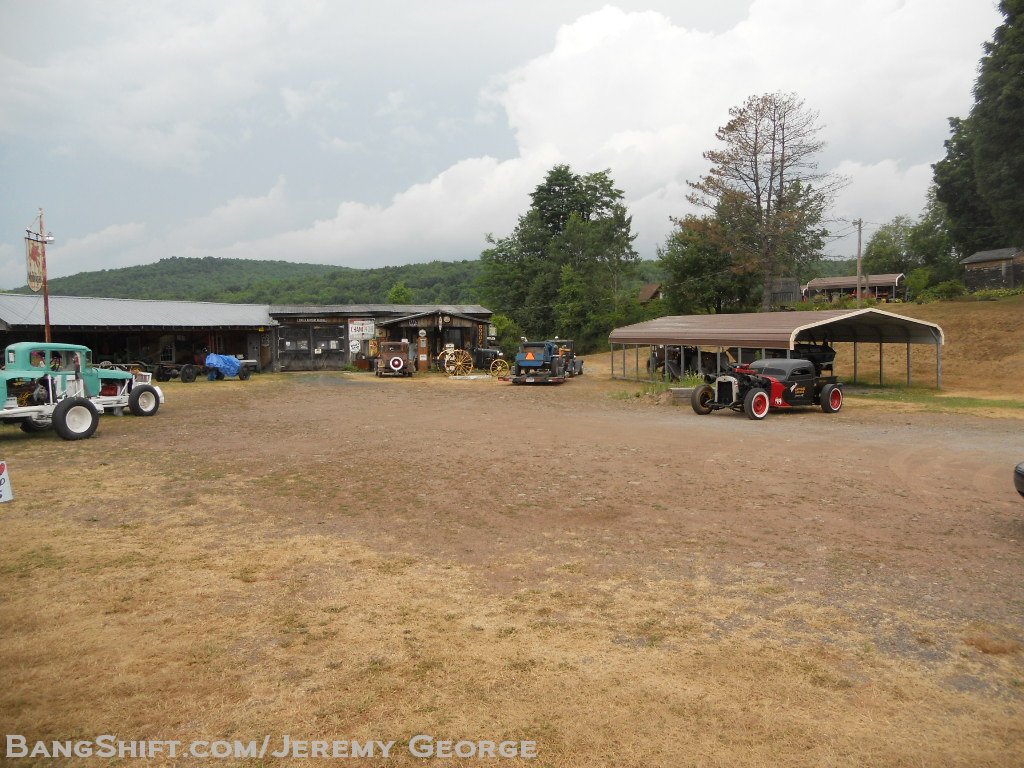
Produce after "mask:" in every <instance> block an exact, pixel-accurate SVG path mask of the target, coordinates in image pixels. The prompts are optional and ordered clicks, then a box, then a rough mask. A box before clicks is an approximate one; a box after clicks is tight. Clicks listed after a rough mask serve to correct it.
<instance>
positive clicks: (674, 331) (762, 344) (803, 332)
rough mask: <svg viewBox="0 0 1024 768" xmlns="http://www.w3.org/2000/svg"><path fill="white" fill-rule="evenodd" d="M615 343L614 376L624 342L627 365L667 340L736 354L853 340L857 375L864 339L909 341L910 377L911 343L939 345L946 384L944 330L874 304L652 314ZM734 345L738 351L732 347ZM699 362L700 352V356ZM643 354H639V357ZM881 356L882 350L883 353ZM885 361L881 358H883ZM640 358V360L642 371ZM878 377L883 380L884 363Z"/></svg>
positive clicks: (620, 331)
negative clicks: (633, 354) (630, 357)
mask: <svg viewBox="0 0 1024 768" xmlns="http://www.w3.org/2000/svg"><path fill="white" fill-rule="evenodd" d="M608 341H609V342H610V344H611V346H612V376H613V377H614V376H615V358H616V355H615V349H616V347H617V346H619V347H621V348H622V361H623V364H622V366H621V368H620V373H622V374H624V373H625V370H626V365H625V363H626V361H625V348H626V347H627V346H635V347H637V355H639V347H640V346H648V345H650V346H654V345H664V346H666V347H669V346H675V347H680V348H684V347H692V348H701V347H712V348H717V349H718V350H719V352H718V355H719V358H720V355H721V351H722V350H728V351H729V353H730V355H731V356H732V357H734V359H737V360H741V359H744V360H745V358H744V350H746V351H747V352H753V353H760V356H764V355H765V354H766V351H767V350H773V351H774V352H775V353H776V354H780V355H781V353H782V352H784V353H785V354H784V355H781V356H784V357H789V356H790V355H791V354H792V352H793V351H795V350H796V349H797V347H798V346H799V345H801V344H809V345H823V344H828V345H831V344H834V343H836V342H852V343H853V345H854V379H855V380H856V376H857V345H858V344H862V343H876V344H878V345H879V350H881V345H883V344H906V346H907V380H908V383H909V381H910V358H911V352H910V348H911V345H912V344H929V345H934V346H935V349H936V361H937V362H936V380H937V382H938V385H939V386H940V387H941V385H942V352H941V348H942V345H943V344H944V343H945V336H944V335H943V332H942V328H940V327H939V326H938V325H936V324H935V323H929V322H925V321H924V320H915V319H914V318H909V317H903V316H902V315H896V314H893V313H892V312H884V311H882V310H880V309H875V308H873V307H871V308H867V309H839V310H830V311H824V312H750V313H743V314H734V315H676V316H671V317H660V318H657V319H656V320H648V321H647V322H644V323H636V324H635V325H627V326H625V327H623V328H616V329H615V330H614V331H612V332H611V334H609V336H608ZM733 350H735V352H733ZM696 359H697V361H698V364H699V361H700V360H701V358H700V357H699V356H698V357H697V358H696ZM638 360H639V358H638ZM879 360H880V361H881V354H880V355H879ZM879 365H880V367H881V362H880V363H879ZM638 372H639V362H638V363H637V373H638ZM879 380H880V381H881V380H884V371H882V370H881V369H880V372H879Z"/></svg>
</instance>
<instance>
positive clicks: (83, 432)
mask: <svg viewBox="0 0 1024 768" xmlns="http://www.w3.org/2000/svg"><path fill="white" fill-rule="evenodd" d="M99 424H100V414H99V411H97V410H96V406H95V405H93V404H92V403H91V402H89V401H88V400H86V399H85V398H84V397H67V398H65V399H63V400H61V401H60V402H59V403H57V407H56V408H54V409H53V428H54V429H55V430H56V431H57V434H58V435H60V436H61V437H62V438H63V439H64V440H84V439H85V438H87V437H92V433H93V432H95V431H96V427H98V426H99Z"/></svg>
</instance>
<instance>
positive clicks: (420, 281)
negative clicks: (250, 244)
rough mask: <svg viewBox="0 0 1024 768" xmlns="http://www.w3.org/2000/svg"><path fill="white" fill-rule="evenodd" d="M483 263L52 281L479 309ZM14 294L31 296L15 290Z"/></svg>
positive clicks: (180, 262)
mask: <svg viewBox="0 0 1024 768" xmlns="http://www.w3.org/2000/svg"><path fill="white" fill-rule="evenodd" d="M479 275H480V262H479V261H431V262H427V263H424V264H406V265H404V266H400V267H378V268H375V269H352V268H351V267H336V266H330V265H326V264H296V263H294V262H290V261H253V260H248V259H219V258H214V257H212V256H207V257H205V258H194V259H193V258H177V257H174V258H169V259H161V260H160V261H158V262H157V263H155V264H143V265H141V266H136V267H123V268H121V269H104V270H100V271H98V272H81V273H79V274H77V275H70V276H68V277H57V278H53V279H51V280H50V281H49V288H50V293H51V295H54V296H98V297H104V298H116V299H175V300H181V301H223V302H229V303H233V304H382V303H386V302H387V295H388V291H390V290H391V288H392V287H394V285H395V284H396V283H405V285H406V286H407V287H408V288H409V289H410V290H411V291H412V303H414V304H477V303H479V302H480V297H479V294H478V290H477V279H478V277H479ZM661 279H663V278H662V275H661V274H660V271H659V270H658V268H657V265H656V264H654V263H653V262H644V263H642V264H641V268H640V270H639V274H638V275H637V278H636V282H637V288H639V285H640V284H641V283H642V282H654V281H658V280H661ZM14 292H15V293H27V292H28V288H27V287H22V288H18V289H17V290H16V291H14Z"/></svg>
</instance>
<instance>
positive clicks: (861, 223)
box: [853, 219, 864, 309]
mask: <svg viewBox="0 0 1024 768" xmlns="http://www.w3.org/2000/svg"><path fill="white" fill-rule="evenodd" d="M853 223H854V224H856V225H857V309H860V298H861V291H860V276H861V274H862V271H861V252H860V241H861V233H862V232H863V229H864V219H857V220H856V221H855V222H853Z"/></svg>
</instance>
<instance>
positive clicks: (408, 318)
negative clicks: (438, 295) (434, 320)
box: [377, 309, 490, 326]
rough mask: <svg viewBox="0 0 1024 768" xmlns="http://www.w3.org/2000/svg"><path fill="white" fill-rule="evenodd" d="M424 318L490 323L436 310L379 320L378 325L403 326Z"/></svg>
mask: <svg viewBox="0 0 1024 768" xmlns="http://www.w3.org/2000/svg"><path fill="white" fill-rule="evenodd" d="M424 317H457V318H459V319H460V320H469V321H470V322H473V323H480V324H481V325H486V324H487V323H489V322H490V320H484V319H481V318H479V317H471V316H470V315H462V314H459V313H458V312H445V311H444V310H442V309H435V310H432V311H430V312H417V313H416V314H414V315H405V316H404V317H393V318H390V319H388V320H378V321H377V325H398V326H401V325H404V324H406V323H410V322H412V321H413V320H420V319H421V318H424Z"/></svg>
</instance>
